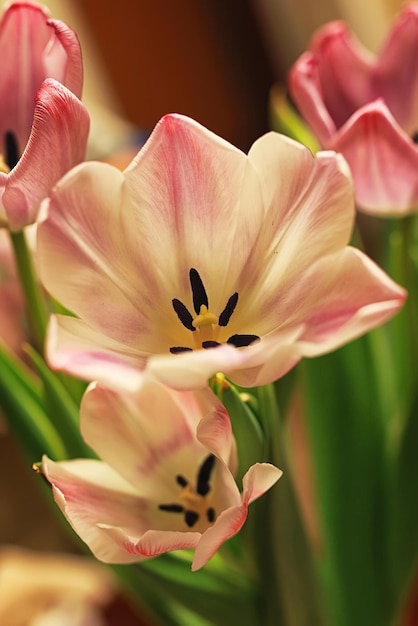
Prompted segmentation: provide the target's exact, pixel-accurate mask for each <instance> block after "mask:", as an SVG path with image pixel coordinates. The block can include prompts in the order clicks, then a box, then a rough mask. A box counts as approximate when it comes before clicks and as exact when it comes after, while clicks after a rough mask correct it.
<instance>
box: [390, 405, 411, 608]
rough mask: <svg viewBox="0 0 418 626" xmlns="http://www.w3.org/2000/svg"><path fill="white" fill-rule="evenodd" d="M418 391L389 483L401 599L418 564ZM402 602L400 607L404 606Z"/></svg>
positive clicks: (393, 568) (395, 582)
mask: <svg viewBox="0 0 418 626" xmlns="http://www.w3.org/2000/svg"><path fill="white" fill-rule="evenodd" d="M417 447H418V393H416V396H415V403H414V405H413V406H412V410H411V413H410V416H409V419H408V421H407V424H406V428H405V430H404V432H403V436H402V439H401V442H400V446H399V450H398V453H397V455H396V457H395V459H394V460H393V465H392V468H391V473H390V480H389V484H388V486H387V492H388V501H389V502H388V511H389V514H390V520H391V528H390V531H391V532H390V536H389V540H390V563H389V572H390V575H391V578H392V586H393V588H394V589H395V596H396V598H398V600H399V602H402V600H403V599H404V596H405V593H406V591H407V590H408V586H409V585H410V584H411V583H412V578H413V575H414V573H415V572H416V569H417V565H418V495H417V494H418V454H417ZM401 608H402V607H401V606H398V609H401Z"/></svg>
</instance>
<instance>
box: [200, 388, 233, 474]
mask: <svg viewBox="0 0 418 626" xmlns="http://www.w3.org/2000/svg"><path fill="white" fill-rule="evenodd" d="M195 393H196V392H195ZM202 394H205V395H208V394H209V390H203V391H201V392H199V394H198V395H199V398H200V397H201V395H202ZM209 398H210V401H211V403H212V407H213V408H214V409H215V410H212V411H211V412H205V413H203V417H202V419H201V420H200V421H199V423H198V425H197V429H196V436H197V439H198V440H199V441H200V443H201V444H202V445H204V446H205V448H206V449H207V450H209V452H212V454H214V455H215V456H216V457H218V458H219V459H221V460H222V461H223V462H224V463H225V465H226V466H227V467H228V468H229V470H230V472H231V473H232V474H235V472H236V470H237V468H238V459H237V451H236V445H235V439H234V437H233V434H232V426H231V420H230V419H229V415H228V412H227V410H226V409H225V407H224V406H223V404H222V403H221V402H220V401H219V400H218V399H217V398H216V396H214V394H213V393H212V392H210V396H209Z"/></svg>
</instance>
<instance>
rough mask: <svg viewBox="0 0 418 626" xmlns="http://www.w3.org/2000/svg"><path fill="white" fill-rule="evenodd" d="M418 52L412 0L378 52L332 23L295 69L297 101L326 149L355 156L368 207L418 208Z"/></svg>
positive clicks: (361, 202) (351, 159) (394, 211)
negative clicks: (374, 52) (373, 52)
mask: <svg viewBox="0 0 418 626" xmlns="http://www.w3.org/2000/svg"><path fill="white" fill-rule="evenodd" d="M417 56H418V5H417V4H411V5H407V6H406V7H404V9H403V10H402V12H401V14H400V16H399V18H398V20H397V21H396V22H395V24H394V26H393V28H392V31H391V33H390V34H389V36H388V38H387V40H386V43H385V45H384V46H383V48H382V50H381V52H380V54H379V55H378V56H374V55H373V54H372V53H370V52H369V51H367V50H366V49H364V48H363V47H362V46H361V45H360V43H359V42H358V41H357V40H356V39H355V38H354V36H353V35H352V34H350V33H349V31H348V29H347V27H346V26H345V24H343V23H342V22H331V23H329V24H327V25H325V26H324V27H322V28H321V29H320V30H319V31H318V32H317V33H316V34H315V35H314V37H313V39H312V42H311V45H310V50H309V51H308V52H306V53H304V54H303V55H302V56H301V57H300V58H299V60H298V61H296V63H295V65H294V66H293V68H292V70H291V72H290V80H289V88H290V92H291V95H292V97H293V99H294V100H295V102H296V104H297V106H298V108H299V110H300V111H301V113H302V115H303V116H304V117H305V119H306V121H307V122H308V124H309V125H310V126H311V128H312V130H313V131H314V133H315V134H316V135H317V137H318V139H319V141H320V142H321V144H322V146H323V147H325V148H327V149H332V150H335V151H337V152H341V153H342V154H343V155H344V156H345V158H346V159H347V161H348V163H349V165H350V167H351V170H352V174H353V179H354V183H355V189H356V199H357V203H358V206H359V208H360V209H362V210H363V211H365V212H369V213H373V214H380V215H403V214H406V213H408V212H411V211H416V210H418V178H417V174H416V173H417V170H418V147H417V145H416V143H415V142H416V139H417V136H418V135H417V132H418V64H417Z"/></svg>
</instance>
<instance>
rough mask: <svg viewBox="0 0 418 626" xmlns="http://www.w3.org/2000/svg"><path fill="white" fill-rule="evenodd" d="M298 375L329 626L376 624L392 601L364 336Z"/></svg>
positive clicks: (378, 426)
mask: <svg viewBox="0 0 418 626" xmlns="http://www.w3.org/2000/svg"><path fill="white" fill-rule="evenodd" d="M302 371H303V374H304V400H305V414H306V419H307V424H308V433H309V438H310V445H311V451H312V461H313V466H314V474H315V488H316V493H317V496H318V505H319V513H320V519H321V522H322V541H323V547H322V551H323V554H324V558H323V580H324V584H325V588H326V592H327V599H328V603H329V604H330V606H331V610H332V611H333V620H332V623H333V624H338V625H339V626H353V624H355V625H356V626H382V625H383V624H387V623H388V620H387V616H388V615H391V614H392V612H393V602H394V601H393V594H392V593H391V590H390V587H389V586H388V573H387V566H386V545H385V543H386V533H387V524H388V519H387V516H386V504H385V496H384V488H385V479H386V457H385V452H386V441H385V420H384V419H382V416H381V406H380V403H379V402H377V401H376V399H377V398H378V389H377V387H376V378H375V367H374V363H373V359H372V356H371V353H370V344H369V341H368V338H367V337H363V338H361V339H359V340H357V341H355V342H353V343H351V344H349V345H348V346H346V347H344V348H342V349H341V350H338V351H336V352H334V353H333V354H330V355H327V356H324V357H321V358H316V359H314V360H308V359H306V360H305V361H304V362H303V363H302Z"/></svg>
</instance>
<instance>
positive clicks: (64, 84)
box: [0, 1, 89, 231]
mask: <svg viewBox="0 0 418 626" xmlns="http://www.w3.org/2000/svg"><path fill="white" fill-rule="evenodd" d="M0 56H1V58H2V59H4V60H5V62H4V63H3V64H2V68H1V70H0V155H1V159H0V224H1V225H3V226H5V225H6V226H9V228H10V229H11V230H12V231H18V230H21V229H22V228H23V227H25V226H27V225H28V224H31V223H33V222H35V221H36V219H37V216H38V209H39V203H40V201H41V200H42V199H43V198H44V197H45V196H46V195H47V194H48V193H49V191H50V189H51V187H52V186H53V185H54V184H55V183H56V181H57V180H58V178H60V177H61V176H62V175H63V174H65V173H66V172H67V171H68V170H69V169H70V168H71V167H73V166H74V165H76V164H77V163H79V162H80V161H82V160H83V158H84V155H85V149H86V143H87V135H88V131H89V116H88V113H87V111H86V109H85V107H84V106H83V105H82V103H81V102H80V100H79V97H80V96H81V88H82V82H83V71H82V61H81V51H80V46H79V43H78V39H77V37H76V35H75V33H74V32H73V31H72V30H71V29H70V28H69V27H68V26H66V25H65V24H63V23H62V22H60V21H59V20H53V19H50V18H49V16H48V13H47V12H46V10H45V9H44V8H43V7H41V6H40V5H38V4H36V3H33V2H29V1H27V2H13V3H12V4H9V5H8V6H7V8H6V10H5V11H4V13H3V15H2V18H1V21H0Z"/></svg>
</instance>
